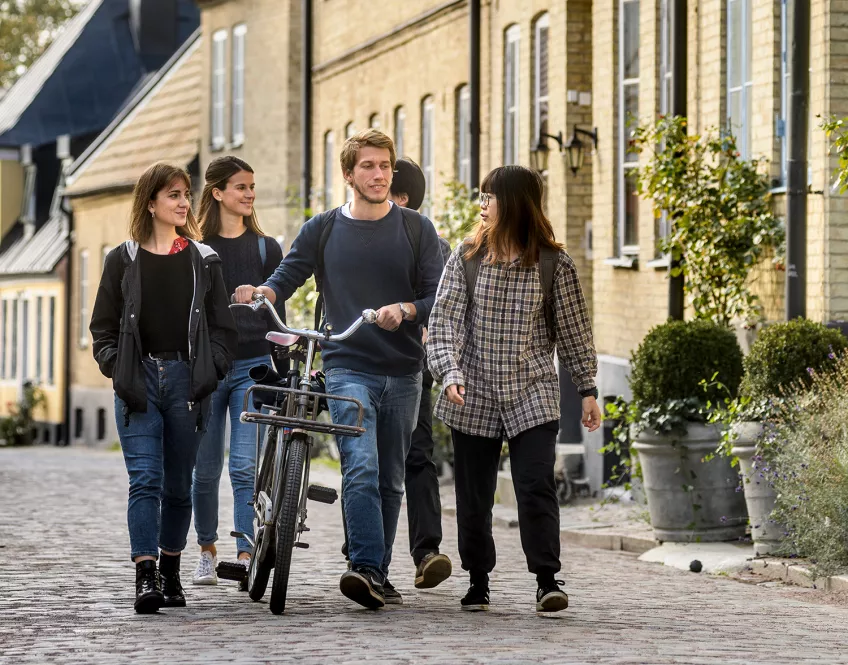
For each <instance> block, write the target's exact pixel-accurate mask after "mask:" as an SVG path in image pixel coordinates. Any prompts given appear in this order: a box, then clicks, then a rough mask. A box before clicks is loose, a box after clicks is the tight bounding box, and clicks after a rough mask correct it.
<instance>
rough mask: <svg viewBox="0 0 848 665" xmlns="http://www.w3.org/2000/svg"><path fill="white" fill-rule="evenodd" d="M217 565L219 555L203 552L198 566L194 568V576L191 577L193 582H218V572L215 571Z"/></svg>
mask: <svg viewBox="0 0 848 665" xmlns="http://www.w3.org/2000/svg"><path fill="white" fill-rule="evenodd" d="M217 565H218V557H216V556H212V552H209V551H203V552H201V553H200V559H198V561H197V568H195V569H194V577H192V578H191V583H192V584H218V574H217V573H216V572H215V566H217Z"/></svg>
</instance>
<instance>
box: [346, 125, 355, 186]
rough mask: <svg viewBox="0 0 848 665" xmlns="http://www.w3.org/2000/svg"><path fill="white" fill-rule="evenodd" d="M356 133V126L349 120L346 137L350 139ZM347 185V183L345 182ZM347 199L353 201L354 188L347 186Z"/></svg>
mask: <svg viewBox="0 0 848 665" xmlns="http://www.w3.org/2000/svg"><path fill="white" fill-rule="evenodd" d="M354 134H356V127H355V126H354V124H353V123H352V122H349V123H347V124H346V125H345V138H346V139H349V138H350V137H351V136H353V135H354ZM345 185H347V183H345ZM345 201H346V202H350V201H353V188H352V187H347V186H346V187H345Z"/></svg>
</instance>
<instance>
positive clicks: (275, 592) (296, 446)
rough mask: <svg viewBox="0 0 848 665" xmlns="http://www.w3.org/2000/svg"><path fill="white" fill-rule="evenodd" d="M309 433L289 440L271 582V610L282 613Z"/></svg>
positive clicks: (284, 604) (284, 605) (284, 606)
mask: <svg viewBox="0 0 848 665" xmlns="http://www.w3.org/2000/svg"><path fill="white" fill-rule="evenodd" d="M306 448H307V443H306V437H305V435H303V434H298V435H295V436H294V437H293V438H292V440H291V443H290V444H289V453H288V461H287V463H286V475H285V486H284V488H283V498H282V502H281V503H280V512H279V517H278V518H277V528H276V532H277V534H276V535H277V551H276V561H275V563H274V583H273V585H272V586H271V603H270V605H271V611H272V612H273V613H274V614H282V613H283V610H285V608H286V592H287V590H288V585H289V569H290V567H291V556H292V549H293V548H294V539H295V533H296V531H297V521H298V514H297V513H298V507H299V506H300V490H301V485H302V483H303V465H304V460H305V458H306Z"/></svg>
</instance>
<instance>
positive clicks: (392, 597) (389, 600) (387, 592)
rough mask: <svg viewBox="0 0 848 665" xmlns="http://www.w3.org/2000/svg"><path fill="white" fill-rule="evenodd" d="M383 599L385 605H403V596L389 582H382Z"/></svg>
mask: <svg viewBox="0 0 848 665" xmlns="http://www.w3.org/2000/svg"><path fill="white" fill-rule="evenodd" d="M383 597H384V598H385V599H386V605H403V596H401V595H400V591H398V590H397V589H395V587H394V585H392V583H391V582H389V580H386V581H385V582H383Z"/></svg>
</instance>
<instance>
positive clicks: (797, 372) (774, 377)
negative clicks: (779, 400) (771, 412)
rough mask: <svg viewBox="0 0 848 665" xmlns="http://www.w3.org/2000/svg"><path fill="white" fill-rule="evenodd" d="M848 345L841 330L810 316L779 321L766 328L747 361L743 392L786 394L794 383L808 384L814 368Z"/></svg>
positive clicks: (827, 362) (761, 395)
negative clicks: (814, 320) (828, 326)
mask: <svg viewBox="0 0 848 665" xmlns="http://www.w3.org/2000/svg"><path fill="white" fill-rule="evenodd" d="M846 347H848V339H846V338H845V336H844V335H843V334H842V333H841V332H840V331H838V330H834V329H832V328H827V327H826V326H824V325H822V324H821V323H816V322H813V321H809V320H807V319H801V318H799V319H795V320H793V321H786V322H784V323H775V324H774V325H771V326H768V327H767V328H765V329H764V330H763V331H762V332H761V333H760V334H759V336H758V337H757V339H756V341H755V342H754V343H753V345H752V346H751V351H750V353H749V354H748V355H747V356H746V358H745V361H744V366H745V377H744V379H743V380H742V390H741V392H742V394H743V395H747V396H750V397H753V398H763V399H767V398H769V397H774V396H777V395H782V394H784V393H785V392H786V391H787V390H788V389H790V387H791V386H793V384H795V387H796V388H798V387H803V388H808V387H809V385H810V383H811V381H812V377H811V375H810V370H811V369H812V370H820V369H823V368H825V367H826V366H829V365H831V364H832V362H833V359H834V358H835V357H836V354H837V353H839V352H840V351H843V350H844V349H845V348H846Z"/></svg>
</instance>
